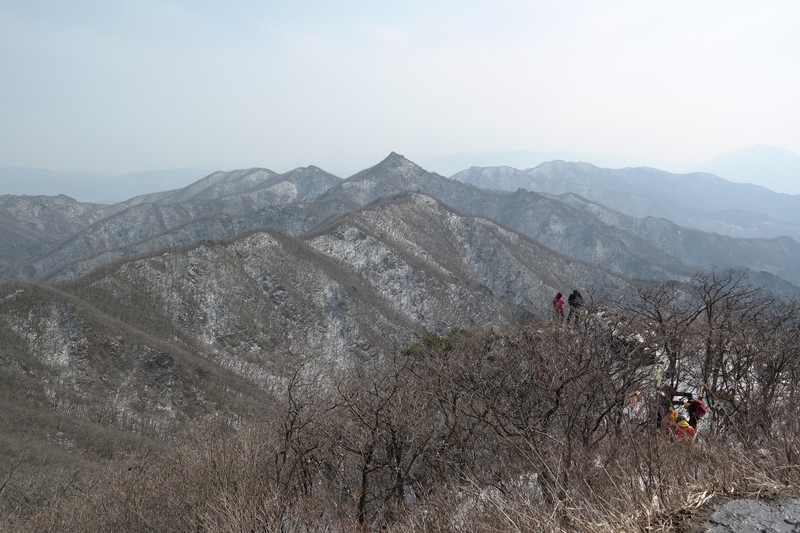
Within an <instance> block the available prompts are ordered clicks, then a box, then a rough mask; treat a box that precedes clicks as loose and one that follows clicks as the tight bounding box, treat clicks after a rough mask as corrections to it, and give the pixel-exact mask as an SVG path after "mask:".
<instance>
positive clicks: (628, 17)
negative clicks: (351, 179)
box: [0, 0, 800, 177]
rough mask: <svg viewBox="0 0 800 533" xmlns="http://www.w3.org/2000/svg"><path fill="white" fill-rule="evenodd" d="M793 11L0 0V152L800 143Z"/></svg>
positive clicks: (678, 155)
mask: <svg viewBox="0 0 800 533" xmlns="http://www.w3.org/2000/svg"><path fill="white" fill-rule="evenodd" d="M798 24H800V1H797V0H769V1H761V0H759V1H747V0H743V1H738V0H703V1H697V0H692V1H688V0H687V1H682V0H671V1H666V0H661V1H648V0H628V1H615V0H604V1H596V0H583V1H577V0H574V1H570V0H558V1H534V0H520V1H506V0H496V1H494V2H486V1H485V0H481V1H471V0H452V1H449V0H447V1H437V0H424V1H417V0H404V1H402V2H379V1H374V0H372V1H363V2H358V1H349V0H339V1H336V2H334V1H318V2H311V1H303V0H293V1H292V2H273V1H268V0H266V1H264V0H262V1H255V0H253V1H239V0H226V1H224V2H223V1H210V0H185V1H180V0H175V1H166V0H165V1H155V0H95V1H90V0H69V1H65V0H0V72H2V77H1V78H0V167H9V166H29V167H37V168H47V169H52V170H96V171H102V172H117V173H122V172H131V171H139V170H150V169H159V168H182V167H191V166H198V165H202V166H209V165H211V166H216V167H218V168H221V169H224V170H230V169H233V168H243V167H250V166H263V167H268V168H270V169H272V170H274V171H276V172H286V171H288V170H291V169H292V168H295V167H297V166H305V165H310V164H314V165H318V166H320V167H322V168H324V169H325V170H328V171H331V172H334V173H335V174H337V175H339V176H341V177H347V176H349V175H350V174H352V173H354V172H356V171H358V170H361V169H364V168H366V167H369V166H371V165H373V164H375V163H377V162H378V161H380V160H381V159H383V158H384V157H385V156H386V155H387V154H388V153H389V152H391V151H396V152H399V153H401V154H403V155H405V156H406V157H408V158H409V159H411V160H415V161H416V160H422V159H424V158H430V157H434V156H441V155H445V154H452V153H473V152H475V153H489V152H498V151H507V150H530V151H537V152H551V151H552V152H555V151H561V152H564V151H567V152H576V153H597V154H614V155H616V156H619V157H623V158H630V159H636V160H639V161H641V162H642V163H643V164H649V165H652V166H658V167H660V168H665V169H667V170H677V169H679V168H680V167H682V166H684V167H685V166H688V165H691V164H693V163H700V162H704V161H706V160H709V159H711V158H713V157H714V156H717V155H719V154H721V153H723V152H727V151H730V150H734V149H738V148H744V147H749V146H753V145H776V146H781V147H784V148H787V149H789V150H791V151H793V152H795V153H800V127H799V126H798V125H800V96H798V95H800V55H798V54H799V53H800V31H798ZM430 170H436V169H430Z"/></svg>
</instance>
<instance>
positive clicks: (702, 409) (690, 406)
mask: <svg viewBox="0 0 800 533" xmlns="http://www.w3.org/2000/svg"><path fill="white" fill-rule="evenodd" d="M683 408H684V409H686V414H687V415H689V425H690V426H692V427H693V428H694V429H697V420H698V419H699V418H702V416H703V415H704V414H706V405H705V404H704V403H703V401H702V400H699V399H697V400H693V399H692V395H691V394H687V395H686V403H685V404H683Z"/></svg>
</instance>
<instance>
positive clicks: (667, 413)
mask: <svg viewBox="0 0 800 533" xmlns="http://www.w3.org/2000/svg"><path fill="white" fill-rule="evenodd" d="M664 409H665V410H664V411H661V410H660V409H659V411H660V412H663V413H664V414H663V416H662V417H661V427H662V428H663V429H664V431H665V432H666V433H667V434H668V435H669V434H672V433H673V432H674V426H675V424H677V423H678V411H676V410H675V408H674V407H672V405H666V406H665V407H664ZM659 414H660V413H659Z"/></svg>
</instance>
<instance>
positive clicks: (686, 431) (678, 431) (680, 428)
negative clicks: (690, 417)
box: [673, 418, 697, 440]
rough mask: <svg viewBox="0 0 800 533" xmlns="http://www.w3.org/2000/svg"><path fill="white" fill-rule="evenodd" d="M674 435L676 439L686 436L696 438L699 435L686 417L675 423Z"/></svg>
mask: <svg viewBox="0 0 800 533" xmlns="http://www.w3.org/2000/svg"><path fill="white" fill-rule="evenodd" d="M673 435H675V439H676V440H680V439H682V438H684V437H689V438H692V439H693V438H694V436H695V435H697V432H696V431H695V430H694V428H693V427H692V426H690V425H689V422H687V421H686V420H685V419H684V418H678V421H677V422H676V423H675V426H674V430H673Z"/></svg>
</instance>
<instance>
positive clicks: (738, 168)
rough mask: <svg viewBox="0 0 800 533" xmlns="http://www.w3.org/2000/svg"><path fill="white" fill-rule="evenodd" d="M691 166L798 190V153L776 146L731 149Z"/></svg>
mask: <svg viewBox="0 0 800 533" xmlns="http://www.w3.org/2000/svg"><path fill="white" fill-rule="evenodd" d="M695 170H698V171H703V172H711V173H712V174H716V175H717V176H721V177H723V178H726V179H729V180H732V181H737V182H740V183H760V184H763V185H764V186H765V187H767V188H769V189H771V190H773V191H776V192H783V193H788V194H800V155H798V154H796V153H794V152H792V151H790V150H787V149H785V148H781V147H778V146H753V147H751V148H743V149H741V150H734V151H732V152H728V153H725V154H722V155H720V156H717V157H715V158H714V159H712V160H711V161H709V162H707V163H704V164H702V165H699V166H698V167H697V168H696V169H695Z"/></svg>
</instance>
